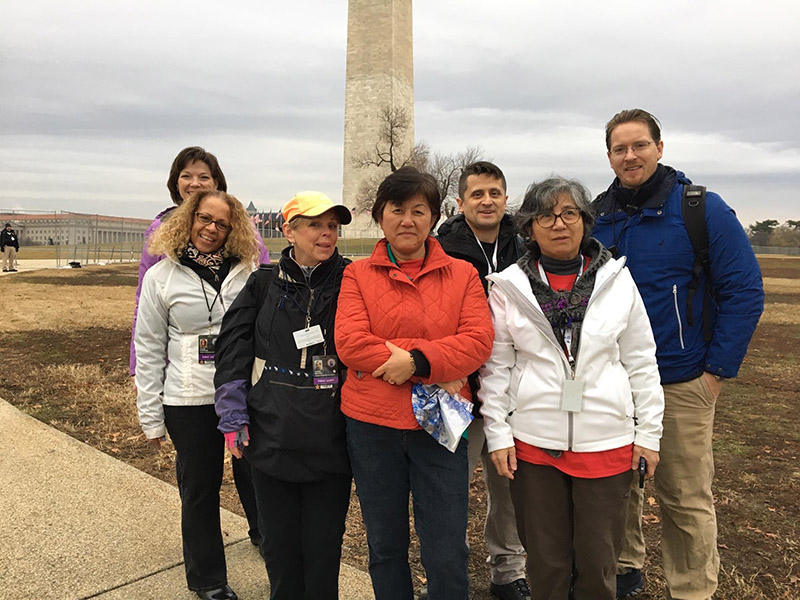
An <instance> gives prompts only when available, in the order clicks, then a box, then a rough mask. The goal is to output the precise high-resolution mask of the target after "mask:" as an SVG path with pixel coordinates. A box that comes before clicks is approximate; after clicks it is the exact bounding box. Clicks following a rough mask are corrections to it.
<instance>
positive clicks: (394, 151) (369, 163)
mask: <svg viewBox="0 0 800 600" xmlns="http://www.w3.org/2000/svg"><path fill="white" fill-rule="evenodd" d="M378 116H379V118H380V131H379V132H378V141H377V142H375V152H374V153H370V154H367V155H365V156H363V157H362V158H361V159H359V161H358V166H359V167H361V168H362V169H363V168H366V167H382V166H384V165H388V167H389V170H390V171H391V172H392V173H394V172H395V171H397V169H399V168H400V167H402V166H403V165H404V164H405V163H406V162H407V161H408V158H409V157H408V156H402V151H401V148H402V147H403V145H404V142H405V141H406V136H407V135H408V128H409V125H410V119H409V118H408V113H407V112H406V110H405V109H404V108H401V107H395V106H384V107H383V108H382V109H381V110H380V114H379V115H378Z"/></svg>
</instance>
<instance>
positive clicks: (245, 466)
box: [231, 456, 261, 546]
mask: <svg viewBox="0 0 800 600" xmlns="http://www.w3.org/2000/svg"><path fill="white" fill-rule="evenodd" d="M231 467H233V483H234V484H236V492H237V493H238V494H239V501H240V502H241V503H242V508H243V509H244V515H245V517H247V526H248V528H249V531H248V532H247V535H249V536H250V541H252V542H253V543H254V544H255V545H256V546H260V545H261V533H260V532H259V531H258V508H257V507H256V493H255V490H253V475H252V473H251V468H250V463H249V462H247V459H246V458H244V457H242V458H236V457H235V456H231Z"/></svg>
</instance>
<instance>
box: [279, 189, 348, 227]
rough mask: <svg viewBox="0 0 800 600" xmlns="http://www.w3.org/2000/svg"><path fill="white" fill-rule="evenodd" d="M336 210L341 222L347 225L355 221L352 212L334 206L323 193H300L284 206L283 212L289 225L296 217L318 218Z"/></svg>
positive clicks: (339, 205) (337, 205) (340, 206)
mask: <svg viewBox="0 0 800 600" xmlns="http://www.w3.org/2000/svg"><path fill="white" fill-rule="evenodd" d="M331 209H333V210H335V211H336V214H337V215H338V216H339V222H340V223H341V224H342V225H347V224H348V223H349V222H350V221H352V220H353V217H352V215H351V214H350V211H349V210H347V208H346V207H344V206H342V205H341V204H334V203H333V201H332V200H331V199H330V198H328V197H327V196H326V195H325V194H323V193H322V192H298V193H297V194H295V196H294V198H292V199H291V200H289V201H288V202H287V203H286V204H284V205H283V208H282V209H281V212H282V213H283V219H284V220H285V221H286V222H287V223H288V222H289V221H291V220H292V219H294V218H295V217H318V216H319V215H321V214H322V213H324V212H327V211H329V210H331Z"/></svg>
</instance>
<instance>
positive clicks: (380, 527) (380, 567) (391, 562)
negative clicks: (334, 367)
mask: <svg viewBox="0 0 800 600" xmlns="http://www.w3.org/2000/svg"><path fill="white" fill-rule="evenodd" d="M347 449H348V451H349V453H350V463H351V465H352V467H353V477H354V479H355V482H356V491H357V493H358V499H359V502H360V504H361V513H362V515H363V518H364V525H365V527H366V530H367V542H368V544H369V574H370V577H371V578H372V588H373V590H374V591H375V598H376V600H412V599H413V597H414V593H413V586H412V583H411V570H410V567H409V564H408V544H409V535H410V534H409V527H408V496H409V493H410V494H411V498H412V502H413V507H414V527H415V529H416V532H417V536H418V537H419V543H420V558H421V560H422V565H423V567H425V572H426V574H427V576H428V596H429V598H430V599H431V600H467V598H468V597H469V583H468V580H467V559H468V557H469V549H468V548H467V544H466V536H467V501H468V488H469V470H468V461H467V441H466V440H463V439H462V440H461V442H460V443H459V445H458V448H457V449H456V452H455V453H451V452H450V451H449V450H447V449H446V448H445V447H443V446H441V445H440V444H439V443H438V442H436V440H434V439H433V438H432V437H431V436H430V435H429V434H428V433H427V432H425V431H423V430H421V429H417V430H401V429H392V428H389V427H381V426H380V425H372V424H370V423H364V422H361V421H356V420H354V419H350V418H348V419H347Z"/></svg>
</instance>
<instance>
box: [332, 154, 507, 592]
mask: <svg viewBox="0 0 800 600" xmlns="http://www.w3.org/2000/svg"><path fill="white" fill-rule="evenodd" d="M440 206H441V198H440V195H439V190H438V188H437V186H436V181H435V180H434V179H433V177H432V176H430V175H428V174H423V173H420V172H419V171H418V170H417V169H415V168H413V167H403V168H402V169H399V170H398V171H396V172H394V173H392V174H391V175H389V176H388V177H387V178H386V179H385V180H384V181H383V183H381V185H380V187H379V188H378V193H377V199H376V202H375V205H374V206H373V207H372V217H373V219H374V220H375V221H376V222H377V223H378V224H379V225H380V226H381V229H382V230H383V234H384V239H382V240H380V241H379V242H378V244H377V245H376V247H375V250H374V251H373V253H372V255H371V256H370V257H369V258H367V259H365V260H362V261H356V262H354V263H353V264H351V265H350V266H348V267H347V269H345V272H344V278H343V280H342V287H341V292H340V294H339V308H338V311H337V315H336V335H335V338H336V348H337V352H338V354H339V358H340V359H341V361H342V362H343V363H344V364H345V365H346V366H347V367H348V374H347V380H346V381H345V384H344V386H343V387H342V412H343V413H344V414H345V416H346V418H347V447H348V452H349V454H350V462H351V465H352V468H353V477H354V479H355V482H356V490H357V492H358V498H359V501H360V504H361V512H362V515H363V518H364V524H365V526H366V530H367V540H368V542H369V555H370V566H369V571H370V576H371V577H372V585H373V589H374V591H375V598H376V600H387V599H397V600H411V599H412V598H413V588H412V583H411V572H410V569H409V564H408V543H409V526H408V517H409V514H408V498H409V493H410V494H411V497H412V501H413V507H414V522H415V528H416V532H417V535H418V537H419V540H420V555H421V559H422V564H423V566H424V567H425V570H426V572H427V576H428V594H429V597H430V599H431V600H440V599H445V598H446V599H448V600H467V598H468V596H469V586H468V582H467V557H468V554H469V550H468V548H467V546H466V543H465V539H466V530H467V498H468V486H469V472H468V467H467V445H466V440H463V439H462V440H461V441H460V443H459V445H458V447H457V448H456V450H455V452H452V453H451V452H450V451H449V450H448V449H447V448H445V447H444V446H442V445H440V444H439V443H438V442H437V441H436V440H434V439H433V437H431V435H429V434H428V433H427V432H426V431H425V430H423V429H422V428H421V427H420V425H419V424H418V422H417V419H416V417H415V415H414V411H413V409H412V400H411V398H412V391H411V388H412V385H413V384H414V383H416V382H421V383H424V384H438V385H439V386H440V387H442V388H443V389H445V390H447V391H448V392H449V393H451V394H453V393H455V392H460V393H461V395H462V396H464V397H465V398H468V399H469V398H470V392H469V386H467V385H466V377H467V375H469V374H470V373H472V372H473V371H475V370H476V369H477V368H479V367H480V366H481V364H483V362H484V361H485V360H486V359H487V358H488V357H489V354H490V352H491V348H492V339H493V337H494V331H493V329H492V323H491V318H490V315H489V308H488V305H487V302H486V298H485V296H484V293H483V288H482V287H481V282H480V279H479V277H478V273H477V271H476V270H475V268H474V267H473V266H472V265H471V264H469V263H467V262H464V261H461V260H457V259H454V258H451V257H449V256H448V255H447V254H445V252H444V251H443V250H442V248H441V246H440V245H439V243H438V242H437V241H436V240H435V239H434V238H433V237H431V236H430V232H431V230H432V229H433V227H434V225H435V224H436V222H437V221H438V220H439V216H440V214H441V212H440Z"/></svg>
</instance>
